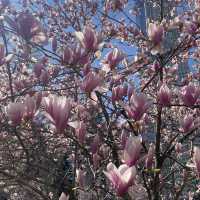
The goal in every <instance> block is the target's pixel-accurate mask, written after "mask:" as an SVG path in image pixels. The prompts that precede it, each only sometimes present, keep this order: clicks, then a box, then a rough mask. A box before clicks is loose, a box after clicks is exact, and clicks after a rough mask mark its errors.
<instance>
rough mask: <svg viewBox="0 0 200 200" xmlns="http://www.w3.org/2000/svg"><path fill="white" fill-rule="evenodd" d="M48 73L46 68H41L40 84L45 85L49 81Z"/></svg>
mask: <svg viewBox="0 0 200 200" xmlns="http://www.w3.org/2000/svg"><path fill="white" fill-rule="evenodd" d="M49 79H50V74H49V72H48V71H47V70H42V72H41V75H40V81H41V82H42V84H44V85H46V84H47V83H48V82H49Z"/></svg>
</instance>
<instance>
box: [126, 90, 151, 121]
mask: <svg viewBox="0 0 200 200" xmlns="http://www.w3.org/2000/svg"><path fill="white" fill-rule="evenodd" d="M149 106H150V102H149V101H148V100H147V98H146V96H145V95H144V94H136V93H135V94H133V95H132V96H131V99H130V106H127V107H126V108H125V109H126V111H127V113H128V116H129V117H130V118H133V119H134V120H135V121H138V120H140V119H141V118H142V116H143V114H144V113H145V112H146V111H147V109H148V108H149Z"/></svg>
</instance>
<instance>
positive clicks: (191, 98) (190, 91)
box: [181, 84, 200, 106]
mask: <svg viewBox="0 0 200 200" xmlns="http://www.w3.org/2000/svg"><path fill="white" fill-rule="evenodd" d="M199 96H200V89H199V87H197V86H194V85H192V84H189V85H187V86H184V87H183V88H182V90H181V98H182V101H183V103H184V104H185V105H186V106H193V105H194V104H195V103H196V101H197V99H198V98H199Z"/></svg>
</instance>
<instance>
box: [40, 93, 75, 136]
mask: <svg viewBox="0 0 200 200" xmlns="http://www.w3.org/2000/svg"><path fill="white" fill-rule="evenodd" d="M42 104H43V106H44V109H45V111H46V116H47V117H48V119H49V120H50V121H51V122H52V123H53V124H54V125H55V127H56V129H57V132H58V133H61V132H62V131H63V130H64V129H65V128H66V127H67V122H68V118H69V115H70V111H71V109H72V102H71V101H70V100H69V99H66V98H65V97H58V96H55V95H49V96H48V97H44V98H43V102H42Z"/></svg>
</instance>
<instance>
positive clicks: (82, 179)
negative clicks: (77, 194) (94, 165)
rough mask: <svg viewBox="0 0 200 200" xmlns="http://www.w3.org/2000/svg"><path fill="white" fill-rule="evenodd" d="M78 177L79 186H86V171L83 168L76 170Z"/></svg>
mask: <svg viewBox="0 0 200 200" xmlns="http://www.w3.org/2000/svg"><path fill="white" fill-rule="evenodd" d="M76 179H77V182H78V185H79V187H81V188H84V187H85V186H86V172H84V171H83V170H81V169H78V170H77V171H76Z"/></svg>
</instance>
